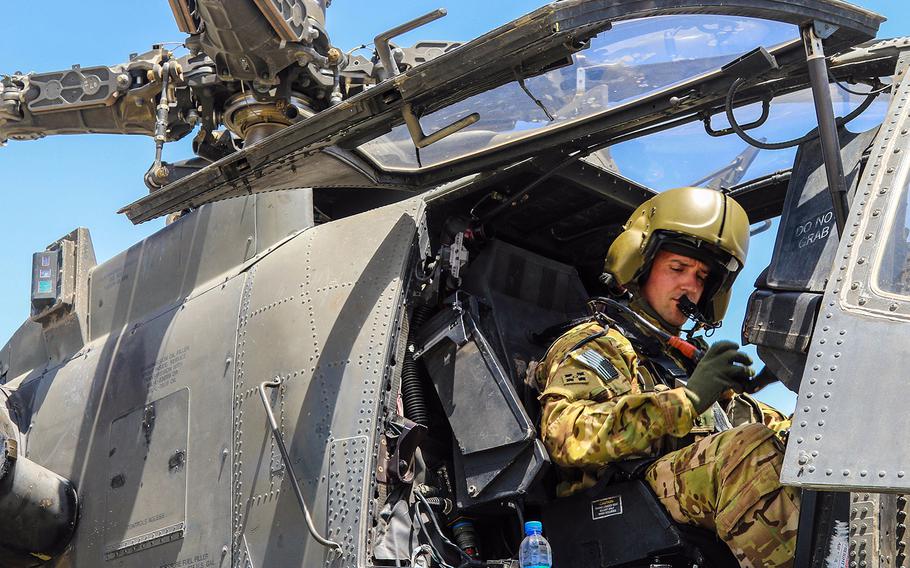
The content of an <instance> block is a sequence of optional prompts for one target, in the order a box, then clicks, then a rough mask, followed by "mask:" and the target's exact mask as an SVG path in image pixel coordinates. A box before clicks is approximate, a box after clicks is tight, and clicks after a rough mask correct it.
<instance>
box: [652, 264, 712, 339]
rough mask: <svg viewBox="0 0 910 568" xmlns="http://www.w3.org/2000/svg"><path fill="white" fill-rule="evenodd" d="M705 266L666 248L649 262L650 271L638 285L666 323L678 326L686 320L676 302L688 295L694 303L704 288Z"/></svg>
mask: <svg viewBox="0 0 910 568" xmlns="http://www.w3.org/2000/svg"><path fill="white" fill-rule="evenodd" d="M708 274H709V268H708V265H707V264H705V263H704V262H702V261H700V260H696V259H694V258H690V257H688V256H683V255H681V254H676V253H672V252H668V251H657V254H656V255H654V261H653V262H652V264H651V274H650V275H649V276H648V280H647V282H645V284H644V286H642V287H641V293H642V296H644V299H645V300H646V301H647V302H648V304H649V305H650V306H651V307H652V308H653V309H654V311H655V312H657V314H658V315H660V317H662V318H663V319H664V321H666V322H667V323H669V324H671V325H675V326H681V325H683V324H684V323H686V316H685V314H683V313H682V312H681V311H680V309H679V306H678V305H677V302H678V301H679V299H680V298H681V297H682V296H688V297H689V299H690V300H692V302H693V303H695V304H697V303H698V301H699V300H700V299H701V295H702V293H703V292H704V291H705V281H706V280H707V279H708Z"/></svg>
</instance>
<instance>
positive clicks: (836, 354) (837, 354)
mask: <svg viewBox="0 0 910 568" xmlns="http://www.w3.org/2000/svg"><path fill="white" fill-rule="evenodd" d="M838 357H840V351H838V352H837V353H835V354H834V358H835V359H837V358H838Z"/></svg>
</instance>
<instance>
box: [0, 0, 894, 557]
mask: <svg viewBox="0 0 910 568" xmlns="http://www.w3.org/2000/svg"><path fill="white" fill-rule="evenodd" d="M171 8H172V9H173V12H174V16H175V18H176V20H177V22H178V25H179V27H180V29H181V30H182V31H184V32H185V33H186V34H187V35H188V36H189V37H188V39H187V40H186V46H187V48H188V50H189V54H188V55H185V56H180V57H178V56H176V55H174V54H172V53H171V52H170V51H168V49H167V48H166V47H162V46H159V47H155V48H153V49H152V50H151V51H149V52H146V53H144V54H141V55H137V56H135V57H132V58H131V59H130V60H129V61H128V62H125V63H122V64H119V65H114V66H111V67H106V66H100V67H76V68H73V69H69V70H65V71H60V72H48V73H45V72H38V73H31V74H13V75H9V76H5V77H3V81H2V91H0V139H2V140H4V141H7V140H10V141H17V140H28V139H32V138H36V137H41V136H46V135H50V134H66V133H85V132H109V133H123V134H145V135H148V136H151V137H153V139H154V140H155V142H156V154H155V156H154V159H153V160H152V164H151V167H150V168H149V170H148V172H147V173H146V175H145V181H146V184H147V185H148V186H149V188H150V189H151V193H150V194H149V195H148V196H146V197H144V198H142V199H139V200H138V201H136V202H134V203H132V204H129V205H127V206H125V207H124V208H123V210H122V212H123V213H125V214H126V215H127V216H128V217H129V218H130V219H131V220H132V221H133V222H135V223H141V222H144V221H148V220H150V219H154V218H157V217H161V216H165V215H169V216H171V217H170V221H171V222H170V223H169V224H168V225H167V226H166V227H165V228H164V229H162V230H161V231H159V232H157V233H155V234H154V235H152V236H151V237H149V238H147V239H145V240H143V241H142V242H140V243H138V244H136V245H134V246H132V247H130V248H129V249H127V250H126V251H124V252H122V253H121V254H119V255H117V256H115V257H114V258H112V259H110V260H108V261H106V262H104V263H101V264H97V263H96V262H95V257H94V253H93V249H92V243H91V239H90V237H89V234H88V231H87V230H85V229H78V230H75V231H73V232H72V233H71V234H68V235H66V236H64V237H63V238H61V239H60V240H58V241H56V242H55V243H53V244H52V245H51V246H49V247H48V248H47V250H44V251H41V252H39V253H36V254H35V255H34V266H33V286H32V298H31V302H32V304H31V317H30V319H29V320H28V321H26V322H25V323H24V324H23V325H22V326H21V327H20V329H19V330H18V331H17V332H16V333H15V334H14V335H13V337H12V338H11V339H10V340H9V342H8V343H7V344H6V346H5V347H4V348H3V350H2V352H0V373H2V389H0V392H2V396H3V399H4V401H5V404H4V405H3V407H2V409H0V410H2V413H0V437H2V440H3V453H2V457H0V511H3V514H2V515H0V564H2V565H4V566H17V567H18V566H37V565H51V566H73V567H76V568H83V567H97V566H118V567H119V566H161V567H165V566H193V567H196V568H199V567H203V566H254V567H260V566H317V565H325V566H408V565H411V566H435V565H441V566H509V565H512V564H513V562H514V560H513V559H514V557H515V555H516V548H517V544H518V542H519V540H520V536H521V535H520V527H521V524H522V520H523V519H525V518H531V517H542V518H543V519H544V520H545V522H546V524H547V527H548V530H549V531H550V532H549V535H550V538H551V541H552V544H553V546H554V550H555V558H556V562H557V564H558V565H559V566H616V565H645V566H649V565H650V566H663V565H674V566H692V565H694V564H697V565H724V564H725V563H729V562H730V561H731V560H732V559H731V558H730V557H729V555H728V553H726V554H725V550H724V549H723V545H722V544H720V543H719V542H718V541H716V540H714V541H712V540H711V539H710V538H706V536H705V535H703V534H698V533H696V532H693V531H691V530H686V529H685V528H684V527H679V526H676V525H674V524H673V523H671V522H669V521H668V520H667V518H666V515H665V514H663V513H662V512H661V510H660V509H659V508H657V507H655V502H654V501H653V499H654V498H653V496H651V495H650V494H648V492H647V490H646V488H645V487H644V486H643V485H642V484H641V483H640V482H636V481H635V480H632V481H628V482H624V483H622V484H618V485H617V486H616V487H615V492H616V494H615V495H613V496H611V497H615V498H616V501H614V503H622V506H621V507H620V508H619V512H620V514H611V515H609V516H607V517H606V518H602V519H597V520H594V519H592V518H591V515H590V513H591V509H590V503H586V502H579V501H577V500H576V501H575V502H573V503H567V502H561V501H560V499H557V498H555V497H554V496H553V482H552V475H551V469H552V468H551V467H550V464H549V459H548V456H547V454H546V452H545V450H544V448H543V446H542V444H541V442H540V441H539V440H538V437H537V433H536V417H537V413H538V409H537V406H536V404H537V403H536V398H535V394H536V393H535V392H534V388H533V385H529V384H528V383H527V382H526V381H525V378H524V376H525V371H526V369H527V367H528V366H529V365H530V364H531V363H532V362H533V361H534V360H536V359H537V358H539V357H540V356H541V354H542V352H543V350H544V349H545V348H546V345H545V344H544V343H542V342H541V341H539V340H538V337H537V333H538V332H540V331H542V330H545V329H547V328H550V327H552V326H553V325H555V324H560V323H563V322H565V321H567V320H570V319H572V318H573V317H577V316H579V315H583V314H584V313H585V310H586V300H587V298H588V297H589V296H590V295H595V294H598V293H600V292H601V286H602V285H601V283H600V282H599V279H598V277H599V275H600V267H601V262H602V259H603V256H604V253H605V251H606V249H607V247H608V246H609V244H610V242H611V240H612V239H613V238H614V237H615V235H616V234H617V231H618V228H619V223H621V222H622V221H623V220H624V219H625V218H627V216H628V215H629V213H630V212H631V211H632V210H633V209H634V208H635V207H636V206H637V205H638V204H640V203H641V202H643V201H644V200H645V199H647V198H649V197H650V196H652V195H654V191H653V190H651V189H649V188H648V187H645V186H644V185H642V184H640V183H638V182H636V181H633V180H632V179H629V178H627V177H625V176H623V175H621V174H619V173H617V171H616V167H615V164H614V163H613V156H612V155H611V151H614V150H618V149H619V148H621V147H622V144H623V143H628V142H631V141H637V140H649V139H652V137H659V136H661V135H662V134H665V133H672V132H680V131H681V130H680V129H686V128H689V129H691V128H692V127H693V125H695V126H697V127H698V128H704V130H705V131H706V132H707V133H708V134H709V135H710V136H711V137H712V138H714V139H720V140H737V143H739V144H742V142H743V141H744V142H746V143H748V144H749V145H750V146H753V147H755V148H759V149H763V150H768V149H775V148H783V147H793V148H798V150H797V151H796V155H795V159H794V160H793V163H792V167H787V168H784V169H781V170H779V171H774V172H771V173H768V174H767V175H763V176H759V177H753V178H752V179H746V180H744V179H743V178H744V171H745V169H746V168H745V167H744V165H743V164H744V162H748V161H751V160H754V159H756V156H755V153H754V152H753V151H747V152H744V153H743V154H742V155H741V156H740V158H738V159H737V160H735V161H734V162H733V163H731V164H730V165H729V167H727V168H723V169H722V170H720V171H718V172H717V173H716V175H713V176H710V179H705V180H704V183H705V184H707V185H713V186H715V187H717V188H718V190H721V191H726V192H728V193H729V194H730V195H732V196H734V197H735V198H736V199H737V200H738V201H739V202H740V203H742V204H743V206H744V207H745V208H746V209H747V211H748V212H749V215H750V218H751V221H752V222H753V223H759V222H762V221H765V220H768V219H771V218H774V217H777V216H781V220H780V226H779V231H778V236H777V241H776V244H775V249H774V254H773V257H772V260H771V263H770V265H769V267H768V268H767V270H766V271H765V272H764V273H763V275H762V277H760V278H759V280H758V281H757V282H756V289H755V292H754V293H753V295H752V298H751V300H750V306H749V313H748V315H747V318H746V321H745V322H744V324H743V337H744V339H745V340H747V341H749V342H751V343H754V344H755V345H757V346H758V352H759V354H760V355H761V357H762V359H763V361H764V363H765V364H766V365H767V367H768V368H769V369H770V370H771V371H772V372H773V373H774V374H775V375H776V376H777V377H778V378H779V379H780V380H781V381H782V382H783V383H784V384H786V385H787V386H788V387H789V388H790V389H792V390H794V391H799V393H800V395H799V400H798V403H797V410H796V415H795V417H794V426H793V430H792V432H791V434H790V438H789V443H788V447H787V456H786V462H785V470H784V472H783V476H782V479H783V481H784V482H785V483H789V484H793V485H797V486H800V487H802V488H803V490H804V491H803V503H802V518H801V523H800V536H799V547H798V552H797V558H796V560H797V564H798V565H800V566H810V565H812V566H822V565H827V563H828V562H841V561H843V562H847V561H848V560H849V561H850V562H851V563H855V565H857V566H870V567H871V566H899V565H903V564H904V561H905V558H906V557H905V541H904V530H905V527H904V526H903V523H904V519H905V517H906V500H905V499H904V498H903V497H902V496H900V494H902V493H904V492H907V490H908V488H910V477H908V476H907V475H906V471H907V469H910V468H907V464H910V456H908V452H910V450H908V449H906V446H904V445H903V444H901V443H896V444H891V443H887V441H889V440H891V439H894V438H895V436H894V433H897V436H896V438H897V439H898V440H900V439H901V436H900V434H903V433H906V432H908V431H910V427H908V426H910V425H908V423H907V421H908V418H907V417H906V413H905V412H904V411H903V408H904V404H903V403H902V400H903V399H902V397H901V394H903V392H904V389H903V388H902V387H903V382H902V381H903V377H902V375H903V373H902V372H901V371H900V369H902V365H901V362H902V361H904V360H905V357H904V356H905V355H907V351H908V350H910V347H908V344H907V342H902V341H900V340H899V338H900V337H901V336H902V335H901V334H902V333H906V330H907V328H906V327H905V326H907V325H908V318H910V297H908V289H910V279H908V276H907V275H908V270H910V269H908V257H910V252H908V249H907V229H906V227H907V222H906V217H907V214H906V206H905V203H906V199H907V198H906V194H905V191H906V187H907V185H908V183H907V176H908V169H910V163H908V159H910V158H908V157H907V156H906V154H907V152H906V150H907V144H906V140H907V137H908V135H910V105H908V95H910V79H908V78H907V73H906V70H907V68H908V65H910V41H908V40H906V39H896V40H881V41H875V40H874V38H875V35H876V32H877V30H878V27H879V25H880V23H881V22H882V18H881V17H880V16H878V15H876V14H874V13H871V12H869V11H866V10H863V9H860V8H857V7H854V6H851V5H849V4H846V3H844V2H841V1H838V0H812V1H808V0H807V1H804V2H798V3H797V2H792V3H791V2H780V1H779V0H672V1H671V0H649V1H647V2H641V1H640V0H588V1H580V0H565V1H562V2H556V3H554V4H551V5H549V6H545V7H542V8H540V9H538V10H535V11H534V12H532V13H530V14H528V15H527V16H525V17H522V18H519V19H517V20H515V21H513V22H511V23H509V24H507V25H505V26H502V27H500V28H497V29H495V30H493V31H491V32H489V33H487V34H485V35H482V36H480V37H479V38H477V39H475V40H472V41H469V42H466V43H464V44H455V43H451V42H439V41H433V42H420V43H417V44H415V45H414V46H412V47H410V48H407V47H400V46H397V45H395V42H394V40H395V38H396V37H397V36H398V35H400V34H401V33H403V32H405V31H408V30H412V29H415V28H418V27H419V26H421V25H422V24H424V23H426V22H428V21H431V20H432V19H434V18H437V17H439V16H441V15H442V12H435V13H431V14H428V15H427V16H426V17H424V18H419V19H418V20H414V21H411V22H407V23H404V24H402V26H400V27H399V28H396V29H393V30H390V31H388V32H386V33H383V34H380V35H379V36H377V37H376V38H375V40H374V45H375V54H374V56H373V57H364V56H362V55H356V54H355V53H353V52H351V53H346V52H344V51H342V50H340V49H338V48H337V47H334V46H333V45H332V43H331V42H330V40H329V37H328V35H327V33H326V31H325V26H324V22H325V15H326V6H325V4H324V3H323V2H320V1H317V0H286V1H282V2H269V1H266V0H257V1H256V2H246V1H241V0H197V1H192V0H172V1H171ZM832 82H834V83H838V84H839V87H837V88H840V89H842V90H843V91H844V92H845V93H847V94H849V95H850V97H848V99H849V100H848V102H849V103H850V105H849V107H850V110H849V112H846V113H844V114H845V116H842V117H840V118H837V119H836V118H835V114H834V105H833V103H832V95H831V93H832V88H831V83H832ZM793 100H801V101H804V102H805V101H810V100H811V101H812V106H811V107H810V108H812V109H813V110H814V113H815V115H816V117H817V129H816V128H813V129H812V131H811V132H809V133H808V134H805V135H804V136H800V137H799V138H797V139H795V140H789V141H785V142H776V141H775V142H769V141H767V140H762V139H760V138H756V137H755V136H752V135H751V134H750V131H752V130H753V129H755V128H757V127H760V126H761V125H763V124H765V123H767V122H768V121H774V120H780V117H775V116H773V112H772V106H774V104H775V102H777V103H784V104H786V102H787V101H791V102H792V101H793ZM876 101H884V103H881V102H879V103H878V104H887V105H888V108H887V111H886V112H885V113H884V120H883V121H882V123H881V125H880V126H876V127H875V128H872V129H870V130H867V131H865V132H862V133H860V134H855V133H852V132H850V131H848V130H846V125H848V124H849V123H851V121H853V120H854V119H858V117H861V116H862V115H863V113H864V112H866V111H867V110H868V109H869V108H870V107H871V106H872V105H874V104H876ZM749 105H752V106H753V107H758V108H759V109H760V110H759V112H758V113H757V114H758V116H757V118H754V119H750V120H749V123H748V124H741V122H742V120H739V121H738V120H737V115H736V114H734V110H735V109H737V108H740V107H744V106H749ZM804 106H805V105H804ZM194 129H197V130H198V132H197V134H196V135H195V138H194V141H193V149H194V151H195V153H196V156H195V157H194V158H190V159H188V160H185V161H181V162H176V163H167V162H166V161H165V160H163V158H162V151H161V150H162V148H163V145H164V144H165V143H166V142H168V141H171V140H176V139H179V138H181V137H184V136H186V135H188V134H189V133H191V132H192V131H193V130H194ZM13 143H15V142H13ZM646 159H647V158H646V157H644V156H643V157H642V160H646ZM884 342H887V346H888V349H887V350H883V349H881V346H882V345H883V344H884ZM867 377H874V381H875V382H874V385H871V386H870V384H868V383H866V382H865V379H866V378H867ZM869 408H874V409H875V412H876V415H877V418H878V420H875V421H870V420H868V419H867V415H868V410H867V409H869ZM850 492H852V494H851V493H850ZM851 495H852V497H851ZM630 535H635V538H630Z"/></svg>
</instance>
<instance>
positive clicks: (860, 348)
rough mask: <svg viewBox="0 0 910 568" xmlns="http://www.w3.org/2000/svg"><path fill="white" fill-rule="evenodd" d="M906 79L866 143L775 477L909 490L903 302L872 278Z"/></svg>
mask: <svg viewBox="0 0 910 568" xmlns="http://www.w3.org/2000/svg"><path fill="white" fill-rule="evenodd" d="M908 101H910V80H908V79H907V78H906V77H905V78H904V80H903V81H902V83H901V84H900V87H899V88H898V89H897V92H896V93H895V95H894V97H893V101H892V105H891V108H890V109H889V112H888V115H887V116H886V118H885V121H884V123H883V125H882V128H881V130H880V131H879V134H878V136H877V137H876V141H875V143H874V144H873V154H872V156H871V158H870V161H869V165H868V166H867V168H866V171H865V173H864V174H863V179H862V181H861V182H860V186H859V188H858V190H857V192H856V196H855V198H854V200H853V203H852V206H851V209H850V213H849V217H848V222H847V226H846V229H845V234H844V236H843V238H842V239H841V242H840V245H839V247H838V251H837V256H836V257H835V265H834V267H833V270H832V274H831V277H830V278H829V281H828V285H827V288H826V290H825V294H824V297H823V300H822V305H821V310H820V312H819V316H818V321H817V324H816V327H815V331H814V333H813V337H812V343H811V345H810V346H809V360H808V363H807V364H806V370H805V373H804V375H803V379H802V383H801V386H800V392H799V398H798V400H797V404H796V412H795V415H794V419H793V428H792V429H791V433H790V439H789V442H788V445H787V452H786V455H785V458H784V467H783V472H782V475H781V480H782V481H783V482H784V483H788V484H793V485H799V486H804V487H813V488H820V489H852V490H867V491H872V492H883V491H904V492H906V490H907V489H910V446H908V445H907V444H905V443H902V442H901V441H902V440H904V439H905V438H906V437H907V435H908V434H910V413H908V412H907V410H906V407H907V404H906V393H907V372H906V363H907V361H908V360H910V342H908V341H907V340H906V338H907V337H908V334H910V302H908V301H907V299H906V298H905V299H903V300H899V299H896V298H888V297H886V296H884V295H883V294H881V293H879V292H877V291H876V290H875V289H874V288H873V286H872V285H871V280H872V279H873V277H874V275H873V271H874V267H873V266H871V265H872V264H873V262H872V260H873V259H875V258H876V252H877V251H878V250H879V247H881V246H882V243H883V242H884V240H885V239H886V237H887V234H886V233H885V231H884V230H883V227H884V224H883V217H885V215H883V213H884V212H886V211H888V205H889V201H890V200H892V199H903V198H904V197H903V196H902V193H901V191H899V190H898V188H897V187H896V186H895V182H901V183H903V180H904V179H905V178H903V177H898V176H900V175H901V169H900V165H901V162H902V161H904V154H905V153H907V151H908V149H910V148H908V142H910V116H908V115H910V104H908Z"/></svg>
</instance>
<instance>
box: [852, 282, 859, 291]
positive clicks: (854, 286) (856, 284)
mask: <svg viewBox="0 0 910 568" xmlns="http://www.w3.org/2000/svg"><path fill="white" fill-rule="evenodd" d="M857 288H859V282H853V283H852V284H850V289H851V290H856V289H857Z"/></svg>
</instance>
